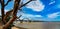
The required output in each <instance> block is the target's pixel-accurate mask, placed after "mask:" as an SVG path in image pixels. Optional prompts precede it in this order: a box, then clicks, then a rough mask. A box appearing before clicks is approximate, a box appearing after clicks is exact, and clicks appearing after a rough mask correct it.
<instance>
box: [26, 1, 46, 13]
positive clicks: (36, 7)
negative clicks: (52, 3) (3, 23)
mask: <svg viewBox="0 0 60 29" xmlns="http://www.w3.org/2000/svg"><path fill="white" fill-rule="evenodd" d="M28 1H29V0H28ZM26 7H27V8H31V9H32V10H33V11H38V12H39V11H42V10H43V9H44V7H45V5H43V3H42V2H41V1H40V0H36V1H32V2H30V3H29V4H27V6H26Z"/></svg>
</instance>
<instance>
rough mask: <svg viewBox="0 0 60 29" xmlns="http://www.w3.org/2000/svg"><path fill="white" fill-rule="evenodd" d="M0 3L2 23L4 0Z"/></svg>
mask: <svg viewBox="0 0 60 29" xmlns="http://www.w3.org/2000/svg"><path fill="white" fill-rule="evenodd" d="M0 1H1V14H2V21H3V20H4V19H3V18H4V15H5V14H4V8H5V7H4V0H0ZM3 23H4V21H3Z"/></svg>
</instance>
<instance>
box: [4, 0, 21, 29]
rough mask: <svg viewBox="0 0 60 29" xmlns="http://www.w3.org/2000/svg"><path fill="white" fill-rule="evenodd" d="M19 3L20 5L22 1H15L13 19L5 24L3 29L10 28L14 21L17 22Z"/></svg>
mask: <svg viewBox="0 0 60 29" xmlns="http://www.w3.org/2000/svg"><path fill="white" fill-rule="evenodd" d="M19 3H20V0H15V4H14V8H13V18H11V19H10V20H9V21H8V22H7V23H6V24H5V26H3V29H7V27H9V25H10V24H12V23H13V21H15V19H16V14H17V10H18V6H19Z"/></svg>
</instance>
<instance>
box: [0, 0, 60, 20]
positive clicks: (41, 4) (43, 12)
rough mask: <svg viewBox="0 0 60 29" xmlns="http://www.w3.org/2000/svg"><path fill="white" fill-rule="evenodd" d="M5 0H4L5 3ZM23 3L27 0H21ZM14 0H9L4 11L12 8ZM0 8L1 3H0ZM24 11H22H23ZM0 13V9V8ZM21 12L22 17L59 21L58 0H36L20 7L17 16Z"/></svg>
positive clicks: (59, 2) (59, 3) (59, 4)
mask: <svg viewBox="0 0 60 29" xmlns="http://www.w3.org/2000/svg"><path fill="white" fill-rule="evenodd" d="M6 1H7V0H5V3H6ZM22 1H23V4H24V3H26V2H28V1H29V0H22ZM13 5H14V2H13V1H11V2H10V3H9V4H8V5H7V6H6V7H5V12H7V11H9V10H10V9H12V8H13V7H14V6H13ZM0 9H1V4H0ZM23 12H24V13H23ZM0 14H1V10H0ZM20 14H22V17H21V18H20V19H23V18H30V19H31V20H40V21H60V0H36V1H32V2H30V3H29V4H27V5H26V6H24V7H22V12H20V11H19V13H18V14H17V15H18V16H19V15H20Z"/></svg>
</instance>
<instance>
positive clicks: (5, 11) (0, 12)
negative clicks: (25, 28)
mask: <svg viewBox="0 0 60 29" xmlns="http://www.w3.org/2000/svg"><path fill="white" fill-rule="evenodd" d="M8 11H9V10H6V9H5V13H6V12H8ZM0 15H1V9H0Z"/></svg>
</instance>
